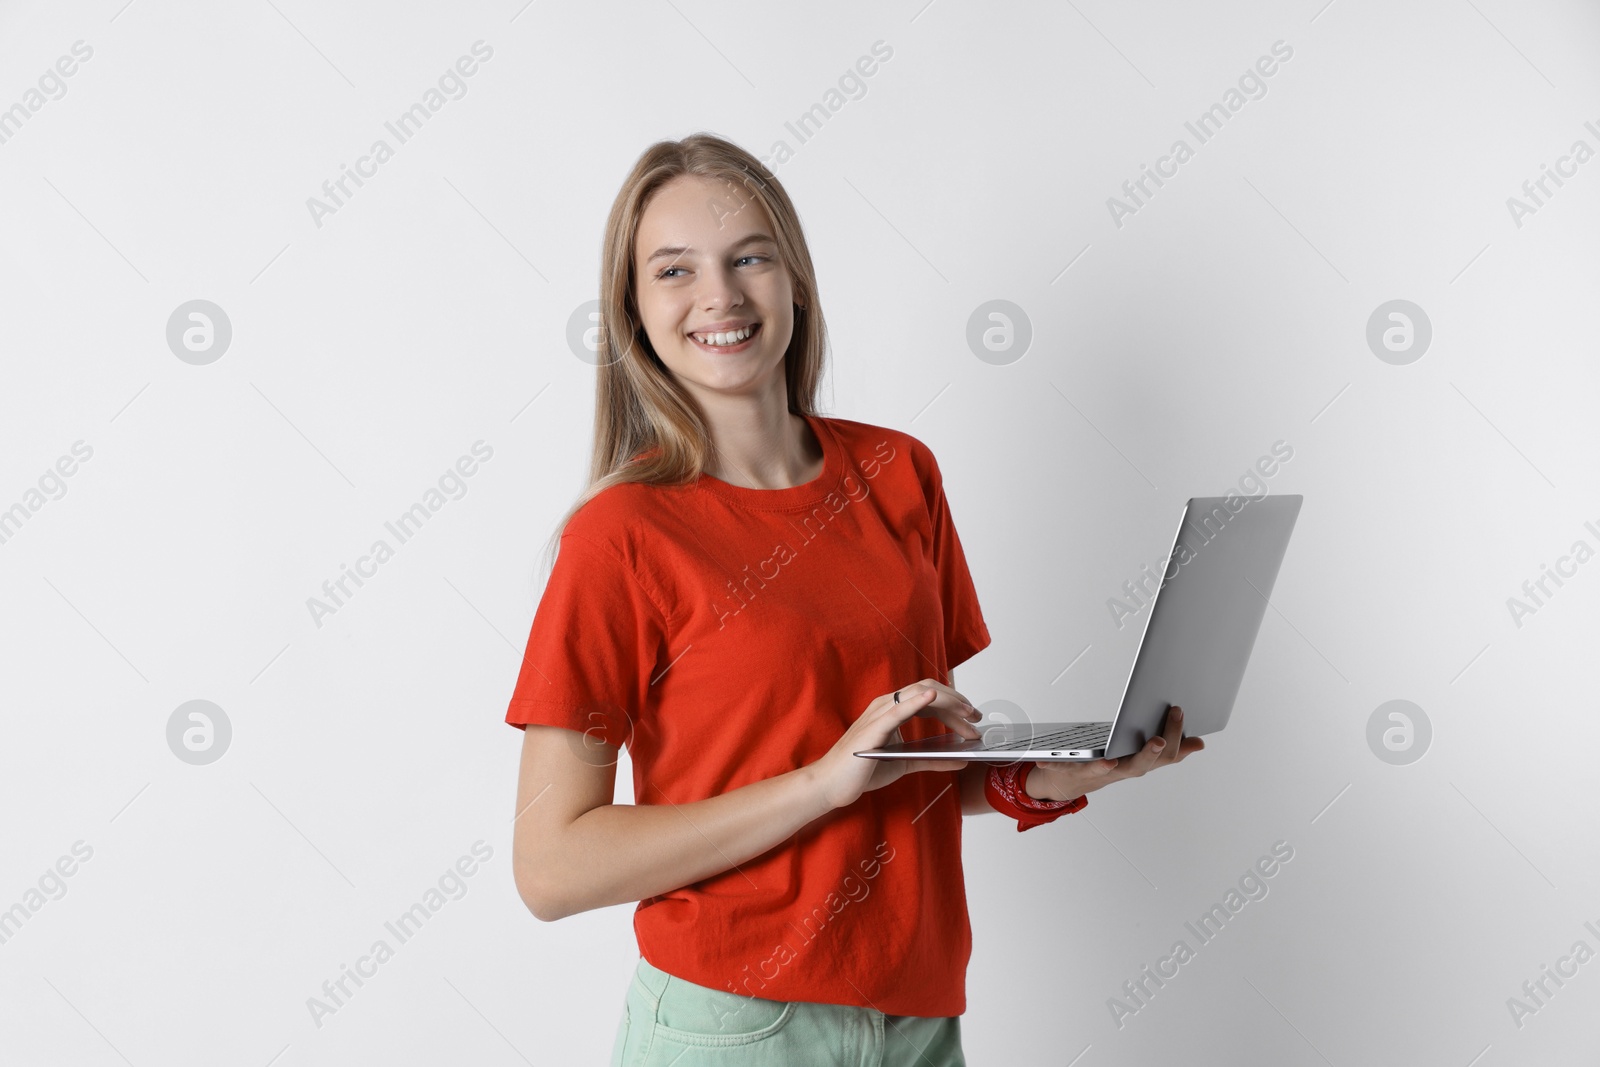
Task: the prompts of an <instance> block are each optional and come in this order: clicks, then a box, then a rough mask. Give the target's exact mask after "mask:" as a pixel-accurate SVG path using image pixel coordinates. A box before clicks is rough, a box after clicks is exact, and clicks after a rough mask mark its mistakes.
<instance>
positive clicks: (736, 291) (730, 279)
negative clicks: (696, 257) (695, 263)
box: [695, 266, 744, 311]
mask: <svg viewBox="0 0 1600 1067" xmlns="http://www.w3.org/2000/svg"><path fill="white" fill-rule="evenodd" d="M695 297H696V299H697V300H698V301H699V303H700V306H701V307H702V308H704V309H705V310H706V311H711V310H712V309H714V308H724V309H726V308H734V307H738V306H739V305H740V304H743V303H744V293H743V290H741V289H740V287H739V282H738V277H737V275H735V274H734V273H733V271H732V270H730V269H729V268H727V267H721V266H717V267H708V268H706V269H705V270H703V271H701V272H700V284H699V286H698V289H697V291H696V293H695Z"/></svg>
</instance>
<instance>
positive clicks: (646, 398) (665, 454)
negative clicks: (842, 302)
mask: <svg viewBox="0 0 1600 1067" xmlns="http://www.w3.org/2000/svg"><path fill="white" fill-rule="evenodd" d="M683 176H692V177H700V178H712V179H719V180H721V181H723V182H725V183H728V184H730V185H731V184H735V183H737V184H738V185H739V186H741V187H742V188H743V190H744V191H745V193H746V194H748V195H749V196H751V197H753V198H754V199H755V200H756V201H758V202H759V203H760V204H761V205H762V207H764V208H765V209H766V212H767V217H768V218H769V219H771V220H772V227H773V230H774V233H773V234H772V237H773V239H774V240H775V241H776V242H777V245H778V255H779V257H780V258H781V259H782V261H783V265H784V266H785V267H786V268H787V269H788V271H789V276H790V278H791V279H792V285H793V289H794V296H795V316H794V333H793V336H792V338H791V339H790V342H789V349H788V351H787V352H786V353H785V354H784V379H785V382H786V384H787V387H788V394H789V411H790V412H791V413H792V414H796V415H815V414H817V411H816V403H817V391H818V387H819V385H820V383H821V380H822V372H823V366H824V362H825V359H826V350H827V327H826V324H825V323H824V321H823V318H822V308H821V306H820V302H819V301H818V299H817V276H816V270H815V268H814V267H813V266H812V263H811V250H810V248H809V247H807V245H806V238H805V233H804V232H803V231H802V230H801V228H800V217H799V215H798V214H797V213H796V211H795V209H794V204H793V203H791V202H790V200H789V194H788V193H787V192H785V191H784V188H783V186H782V185H781V184H779V182H778V179H777V178H775V177H774V176H773V175H772V173H771V172H770V171H768V170H767V168H766V167H765V166H763V165H762V164H761V162H760V160H758V159H756V158H755V157H754V156H752V155H751V154H750V153H749V152H746V151H745V150H744V149H742V148H740V147H739V146H737V145H735V144H732V143H731V142H729V141H725V140H723V139H722V138H720V137H717V136H715V135H713V134H709V133H696V134H693V135H692V136H689V137H685V138H684V139H683V140H681V141H658V142H657V143H655V144H653V145H651V146H650V147H649V148H647V149H646V150H645V151H644V154H643V155H641V156H640V157H639V159H638V162H636V163H635V164H634V165H633V170H632V172H630V173H629V175H628V177H627V179H626V180H625V181H624V182H623V183H622V188H621V190H619V191H618V193H617V197H616V200H615V201H613V203H612V205H611V214H610V216H609V217H608V218H607V219H606V230H605V237H604V240H603V243H602V245H601V256H600V330H599V335H600V346H599V351H598V353H597V356H598V359H599V366H598V367H597V368H596V371H597V377H596V380H595V392H594V447H593V452H592V453H591V456H590V460H589V482H588V485H587V486H586V487H585V489H584V490H583V492H582V493H581V494H579V496H578V499H577V501H576V502H575V503H574V504H573V505H572V506H571V507H570V508H568V509H567V513H566V514H565V515H563V516H562V517H561V521H560V522H559V523H558V524H557V525H556V529H555V532H554V533H552V534H551V536H550V540H549V542H548V543H547V544H546V546H545V570H546V573H548V571H549V568H550V567H551V566H553V565H554V555H555V549H556V547H557V546H558V545H559V543H560V540H561V534H562V532H563V531H564V530H565V529H566V526H567V523H568V522H570V521H571V519H572V517H573V516H574V515H575V514H577V512H578V510H579V509H580V508H582V507H583V505H585V504H587V503H588V502H589V501H590V500H592V499H594V498H595V497H596V496H597V495H599V494H600V493H601V492H603V491H605V490H606V489H609V488H610V487H611V486H613V485H620V484H623V483H625V482H643V483H645V484H648V485H683V484H686V483H688V482H692V481H693V480H694V479H695V478H697V477H698V476H699V475H700V474H701V473H702V472H703V471H704V470H706V469H707V467H708V465H709V464H708V461H709V460H710V458H711V452H712V448H711V435H710V433H709V431H708V429H707V427H706V421H705V417H704V415H703V413H702V412H701V410H700V406H699V404H698V403H697V402H696V401H695V400H694V398H693V396H692V395H690V393H689V392H688V391H687V390H685V389H684V388H683V386H681V385H679V384H678V382H677V381H676V380H675V379H674V378H673V376H672V373H671V372H670V371H669V370H668V369H667V367H666V365H665V364H663V363H662V362H661V359H660V357H659V356H657V355H656V353H655V350H654V349H653V348H651V346H650V339H649V337H648V336H646V334H645V329H644V324H643V322H642V321H641V319H640V316H639V303H638V300H637V298H636V290H635V287H636V286H637V285H638V283H639V280H638V278H637V277H636V276H635V272H634V265H633V264H634V240H635V238H636V237H637V235H638V232H639V220H640V218H641V217H642V216H643V215H644V209H645V207H646V206H647V205H648V203H649V201H650V198H651V197H652V196H653V195H654V194H655V193H656V192H657V191H658V190H659V189H661V187H662V186H664V185H666V184H667V183H668V182H670V181H672V180H673V179H675V178H678V177H683ZM641 452H650V454H649V455H644V456H641V455H640V453H641Z"/></svg>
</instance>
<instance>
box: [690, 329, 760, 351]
mask: <svg viewBox="0 0 1600 1067" xmlns="http://www.w3.org/2000/svg"><path fill="white" fill-rule="evenodd" d="M755 331H756V328H755V327H754V326H746V327H744V328H743V329H742V330H734V331H733V332H732V333H692V334H690V335H689V336H690V337H693V338H694V339H695V340H696V341H699V342H700V343H701V344H704V345H711V346H713V347H719V348H720V347H721V346H723V345H736V344H738V343H739V342H741V341H743V340H745V339H746V338H748V337H749V336H750V335H751V334H752V333H755Z"/></svg>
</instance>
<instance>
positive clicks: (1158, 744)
mask: <svg viewBox="0 0 1600 1067" xmlns="http://www.w3.org/2000/svg"><path fill="white" fill-rule="evenodd" d="M1150 747H1151V748H1153V749H1155V750H1156V751H1157V752H1160V751H1161V750H1162V749H1164V748H1166V747H1167V742H1166V739H1165V738H1162V737H1158V738H1156V739H1155V743H1154V744H1152V745H1151V746H1150Z"/></svg>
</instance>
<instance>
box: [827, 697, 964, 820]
mask: <svg viewBox="0 0 1600 1067" xmlns="http://www.w3.org/2000/svg"><path fill="white" fill-rule="evenodd" d="M980 714H981V713H980V712H979V711H978V709H976V708H974V707H973V706H972V705H971V704H969V703H967V701H966V699H965V698H964V697H962V696H961V694H960V693H957V692H956V691H955V690H954V689H951V688H950V687H949V686H946V685H940V684H939V683H938V682H936V681H934V680H933V679H931V678H924V679H923V680H922V681H920V682H918V683H916V684H915V685H909V686H906V687H904V688H902V689H901V690H900V703H898V704H896V703H895V702H894V694H893V693H885V694H884V695H883V696H880V697H878V698H877V699H875V700H873V702H872V703H870V704H868V705H867V709H866V710H865V711H863V712H862V713H861V715H860V716H859V717H858V718H857V719H856V721H855V722H853V723H851V724H850V729H848V730H846V731H845V732H844V736H843V737H841V738H839V740H838V741H837V742H836V743H835V744H834V746H833V747H832V748H831V749H829V750H828V754H827V755H825V756H823V757H822V758H821V759H819V760H817V761H816V762H814V763H810V764H807V766H806V770H808V771H809V772H810V773H811V776H812V778H813V780H814V782H815V783H816V787H817V789H819V790H820V791H821V792H822V795H823V796H824V797H825V798H826V799H827V802H828V804H829V806H830V808H843V807H847V806H849V805H851V804H854V803H855V802H856V800H857V799H859V798H860V796H861V794H863V793H869V792H871V791H872V790H874V789H882V788H883V787H884V786H886V785H888V784H889V783H891V782H895V781H898V780H899V779H900V778H901V777H902V776H903V775H907V774H912V773H914V772H916V771H959V770H961V769H962V768H964V767H965V766H966V765H967V762H968V761H966V760H951V759H925V760H913V759H896V760H880V759H867V758H865V757H862V756H857V755H856V753H857V752H865V751H866V750H867V749H870V748H882V747H883V746H884V745H887V744H894V743H896V742H898V741H899V740H900V724H901V723H903V722H905V721H906V720H907V719H909V718H911V717H912V716H913V715H927V716H929V717H931V718H936V719H938V720H939V721H941V722H943V723H944V724H945V725H947V726H949V727H950V728H951V729H952V730H954V731H955V732H956V733H958V734H960V735H961V736H962V737H966V738H971V739H973V740H976V739H977V738H978V737H979V736H981V735H980V734H979V733H978V730H977V728H976V727H974V726H973V725H972V724H973V723H974V722H975V721H977V719H978V718H979V716H980Z"/></svg>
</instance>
